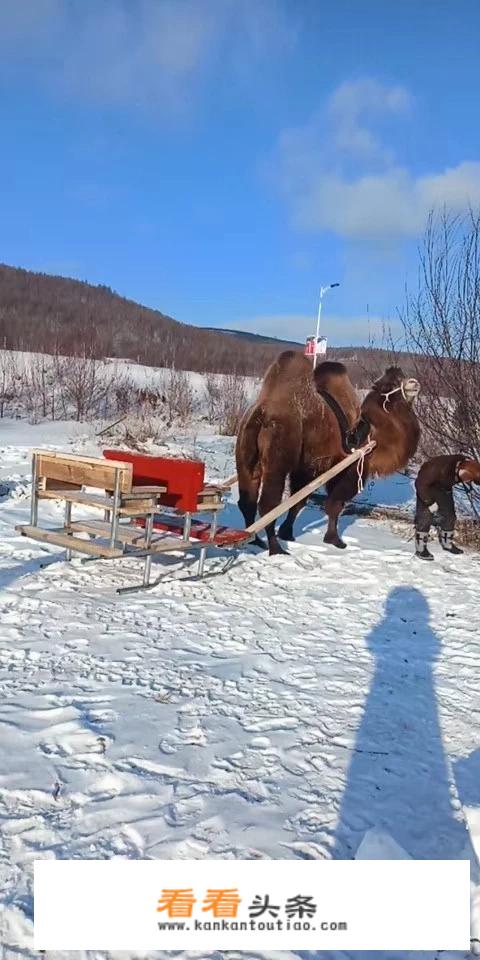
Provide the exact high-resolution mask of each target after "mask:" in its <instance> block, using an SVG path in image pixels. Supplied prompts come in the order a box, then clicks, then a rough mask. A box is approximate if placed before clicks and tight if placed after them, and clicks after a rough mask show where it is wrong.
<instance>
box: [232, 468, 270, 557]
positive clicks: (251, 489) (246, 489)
mask: <svg viewBox="0 0 480 960" xmlns="http://www.w3.org/2000/svg"><path fill="white" fill-rule="evenodd" d="M259 489H260V475H258V476H250V477H248V479H246V478H242V480H241V481H239V497H238V507H239V510H240V512H241V514H242V516H243V519H244V520H245V526H246V527H249V526H250V524H252V523H253V522H254V520H255V517H256V515H257V502H258V491H259ZM252 544H253V546H254V547H261V548H262V550H265V549H266V546H267V545H266V543H265V542H264V541H263V540H261V539H260V537H259V536H258V534H257V536H256V537H255V539H254V540H252Z"/></svg>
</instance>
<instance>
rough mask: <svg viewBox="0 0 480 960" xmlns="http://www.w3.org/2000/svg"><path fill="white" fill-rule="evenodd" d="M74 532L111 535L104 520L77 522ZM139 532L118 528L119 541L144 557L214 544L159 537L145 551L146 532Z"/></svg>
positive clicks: (132, 555) (108, 526)
mask: <svg viewBox="0 0 480 960" xmlns="http://www.w3.org/2000/svg"><path fill="white" fill-rule="evenodd" d="M72 530H82V531H84V532H85V533H91V534H92V535H93V536H97V537H98V536H102V537H103V536H104V537H107V536H109V535H110V525H109V524H108V523H105V522H104V521H102V520H98V521H97V520H90V521H88V520H85V521H83V520H78V521H77V520H75V521H74V522H73V523H72ZM136 530H137V532H135V528H134V527H130V529H129V528H128V527H127V526H122V525H121V524H120V525H119V527H118V540H119V541H120V543H126V544H129V545H130V546H133V547H135V546H137V547H138V548H139V551H140V553H139V554H138V556H142V557H144V556H145V555H146V554H148V553H152V554H155V553H174V552H175V551H176V550H178V551H179V552H180V553H184V552H185V551H186V550H199V549H200V548H201V547H202V546H205V543H206V542H207V543H212V542H213V541H200V540H182V539H181V537H157V538H156V539H153V540H152V543H151V545H150V548H149V549H148V550H146V549H145V543H144V535H145V531H144V530H143V529H142V528H140V527H137V528H136ZM123 556H127V557H128V556H130V557H134V556H136V554H135V553H131V554H128V553H127V554H123Z"/></svg>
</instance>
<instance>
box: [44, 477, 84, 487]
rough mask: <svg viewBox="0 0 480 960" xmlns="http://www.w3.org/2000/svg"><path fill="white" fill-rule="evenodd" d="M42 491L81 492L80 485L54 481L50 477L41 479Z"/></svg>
mask: <svg viewBox="0 0 480 960" xmlns="http://www.w3.org/2000/svg"><path fill="white" fill-rule="evenodd" d="M39 484H41V486H40V490H52V489H53V490H81V489H82V486H81V484H79V483H70V482H69V481H68V480H53V479H51V478H50V477H40V479H39Z"/></svg>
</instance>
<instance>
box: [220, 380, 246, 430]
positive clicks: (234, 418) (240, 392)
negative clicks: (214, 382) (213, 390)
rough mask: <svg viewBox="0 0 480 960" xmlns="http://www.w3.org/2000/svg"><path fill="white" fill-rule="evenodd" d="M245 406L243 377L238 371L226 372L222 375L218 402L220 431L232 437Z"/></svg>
mask: <svg viewBox="0 0 480 960" xmlns="http://www.w3.org/2000/svg"><path fill="white" fill-rule="evenodd" d="M247 407H248V396H247V390H246V386H245V379H244V377H241V376H240V375H239V374H238V373H228V374H226V376H224V377H222V395H221V398H220V404H219V426H220V433H221V434H223V435H224V436H227V437H234V436H235V435H236V433H237V432H238V428H239V426H240V420H241V419H242V417H243V414H244V413H245V410H246V409H247Z"/></svg>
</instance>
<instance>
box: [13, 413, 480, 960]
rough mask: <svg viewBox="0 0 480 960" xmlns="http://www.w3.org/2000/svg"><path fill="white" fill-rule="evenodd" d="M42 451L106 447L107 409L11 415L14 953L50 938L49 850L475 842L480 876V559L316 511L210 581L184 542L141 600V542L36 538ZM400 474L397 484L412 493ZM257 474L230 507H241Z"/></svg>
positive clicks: (235, 519) (275, 853)
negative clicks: (43, 920)
mask: <svg viewBox="0 0 480 960" xmlns="http://www.w3.org/2000/svg"><path fill="white" fill-rule="evenodd" d="M189 442H190V444H192V443H193V442H194V443H195V450H196V455H197V456H201V457H202V458H205V459H206V461H207V464H208V473H209V475H210V476H212V477H214V476H217V477H219V476H226V475H228V474H229V473H232V472H233V469H234V467H233V459H232V446H233V442H232V440H230V439H228V438H224V437H215V436H208V435H204V436H199V437H196V438H195V440H194V441H192V439H191V438H190V440H189V438H188V436H187V435H184V436H182V437H179V438H178V445H179V447H181V448H182V449H186V448H187V447H188V444H189ZM39 446H45V447H54V448H57V449H65V450H67V449H68V450H78V451H79V452H86V451H89V452H95V451H98V449H99V447H98V443H97V441H95V439H94V436H93V429H92V428H88V427H86V426H85V425H84V424H61V423H58V422H57V423H54V424H40V425H38V426H35V427H33V426H28V425H26V424H24V423H23V422H22V421H12V422H8V421H1V422H0V448H1V463H0V468H1V469H0V480H1V481H2V483H5V485H6V490H7V491H8V492H7V495H6V496H5V497H4V498H3V499H2V500H0V615H1V622H2V630H1V634H0V694H1V695H0V744H1V751H2V756H1V763H0V880H1V885H0V889H1V895H0V896H1V898H2V905H3V911H2V913H1V914H0V940H1V943H2V945H3V953H2V958H3V957H5V958H6V960H11V958H17V957H22V958H29V957H34V956H36V954H35V953H34V950H33V945H32V921H33V897H32V889H33V887H32V873H33V861H34V859H36V858H39V857H60V858H76V857H79V858H85V857H87V858H104V857H113V856H117V857H118V856H120V857H133V858H138V857H142V858H156V857H158V858H160V857H163V858H191V857H193V858H200V859H201V858H208V857H210V858H212V857H213V858H274V859H282V858H307V859H310V858H313V859H317V858H329V857H337V858H352V857H359V858H376V857H381V858H389V859H390V858H398V857H402V858H404V857H412V858H431V859H442V858H458V857H464V856H467V857H470V858H471V862H472V866H473V873H472V877H473V880H474V881H475V882H478V864H477V861H476V855H475V851H476V854H477V856H478V854H479V853H480V752H479V750H478V737H479V726H480V709H479V707H478V696H477V686H478V669H479V664H480V646H479V639H478V628H477V625H478V612H477V611H478V600H477V595H478V574H479V564H478V559H477V557H476V556H475V555H474V554H465V555H464V556H461V557H458V558H455V559H453V558H452V559H450V558H446V557H445V555H441V554H440V553H439V549H438V547H435V546H433V550H434V551H435V562H434V563H431V564H423V565H422V564H419V562H418V561H416V560H415V559H414V558H413V556H412V544H411V543H408V542H406V541H402V540H401V539H400V538H399V537H398V536H396V535H394V533H393V532H392V531H391V530H390V529H389V528H388V526H386V525H382V524H380V523H379V522H378V521H377V522H372V521H370V520H367V519H358V518H357V519H356V518H354V517H352V516H349V517H345V518H344V520H343V521H342V523H341V528H342V524H343V530H344V531H345V539H346V541H347V543H348V550H346V551H343V552H340V551H337V550H335V548H332V547H327V546H325V545H324V544H323V543H322V537H323V530H324V516H323V514H322V512H321V511H320V510H319V509H318V508H314V507H312V508H308V509H306V510H305V511H304V513H303V514H302V515H301V517H300V518H299V520H298V521H297V527H298V530H299V531H300V533H299V539H298V542H297V543H296V544H293V545H292V546H291V553H290V556H286V557H273V558H269V557H268V556H266V555H265V554H263V553H261V552H260V553H259V552H258V551H255V549H254V548H248V549H246V550H244V551H243V552H241V553H240V554H239V556H238V558H237V560H236V562H235V563H234V564H233V565H231V564H230V563H229V558H230V556H231V555H230V554H228V553H227V552H226V551H223V552H222V551H218V552H217V553H216V554H215V555H213V556H211V557H210V558H209V559H208V560H207V576H206V577H205V578H204V580H203V581H200V582H198V581H196V580H195V579H194V577H193V574H194V569H195V568H194V566H192V563H194V561H193V558H192V559H190V558H189V560H188V561H187V563H184V564H182V563H181V562H180V560H179V558H178V557H175V556H171V555H170V556H169V557H168V558H167V559H163V560H162V561H158V563H157V562H154V569H155V571H156V572H157V573H158V574H160V572H162V573H164V579H163V580H162V582H161V583H160V584H159V585H158V586H157V587H156V588H155V589H154V590H152V591H150V592H147V593H142V592H140V593H138V594H130V595H128V596H124V597H119V596H118V595H117V594H116V592H115V590H116V587H117V586H120V585H128V584H129V583H134V582H138V579H139V576H140V571H139V569H138V566H137V564H138V561H134V560H121V561H115V562H114V563H112V562H108V561H106V562H102V561H98V562H95V563H82V562H81V561H80V560H78V559H76V560H74V561H73V562H72V563H70V564H66V563H65V562H64V561H63V556H62V554H61V553H60V552H58V551H57V550H56V549H55V548H51V547H47V546H44V545H40V544H38V543H33V542H30V541H28V540H25V539H23V538H21V537H20V536H19V535H18V534H16V533H15V530H14V527H15V524H17V523H21V522H28V507H29V499H28V495H29V449H30V448H31V447H39ZM392 484H393V481H392ZM392 484H391V486H390V488H388V484H387V485H386V486H385V494H384V495H385V496H386V497H390V498H391V500H390V501H385V502H396V503H401V502H402V500H401V499H400V498H401V497H403V496H405V498H406V499H405V500H404V501H403V502H404V503H409V502H410V500H409V499H408V497H407V495H406V491H403V493H402V492H401V491H400V495H399V496H398V494H399V491H398V490H396V493H393V492H392ZM402 484H403V481H402ZM394 489H395V487H394ZM402 489H403V487H402ZM235 493H236V491H233V494H232V499H231V501H230V502H229V503H228V505H227V508H226V511H225V516H224V519H225V522H227V523H229V524H232V525H237V526H238V525H240V523H241V521H240V517H239V514H238V511H237V508H236V503H235V499H236V497H235ZM377 502H378V501H377ZM41 510H42V516H43V517H44V518H48V519H51V520H52V521H54V520H56V519H58V518H59V516H60V514H59V511H58V508H57V507H56V505H55V504H53V503H49V504H48V505H46V506H43V505H42V507H41ZM42 564H46V565H45V566H42ZM467 826H468V829H467ZM472 895H473V902H474V904H475V905H476V921H477V927H476V928H475V931H474V932H475V936H477V937H480V923H479V920H480V895H479V893H478V889H474V890H473V894H472ZM441 946H442V945H441V944H439V950H440V949H441ZM50 956H51V957H54V956H55V955H54V954H49V957H50ZM58 956H59V955H58ZM70 956H72V958H73V957H77V958H79V960H84V958H86V956H87V955H86V954H82V953H77V954H71V955H70ZM107 956H108V957H109V960H113V958H114V957H115V954H113V953H111V954H109V955H106V954H104V953H99V952H96V953H95V954H90V957H91V958H93V957H94V958H95V960H100V958H105V957H107ZM116 956H118V957H119V956H120V954H117V955H116ZM121 956H122V957H124V958H125V957H127V956H129V957H132V958H133V956H138V957H140V956H141V954H136V955H134V954H128V955H127V954H126V953H123V954H121ZM150 956H152V955H150ZM155 956H156V957H163V956H167V955H166V954H162V953H161V952H160V951H159V952H157V953H156V954H155ZM182 956H184V957H187V956H190V957H193V956H196V955H194V954H186V953H185V954H182ZM215 956H216V957H219V956H221V954H218V953H217V954H216V955H215ZM229 956H230V957H232V958H233V957H240V956H241V955H240V954H230V955H229ZM248 956H249V957H250V956H251V955H250V954H249V955H248ZM252 956H253V955H252ZM255 956H258V957H268V960H276V958H279V957H280V954H274V953H271V954H261V953H257V954H255ZM281 956H282V957H283V958H285V960H289V958H290V960H293V958H294V957H300V954H295V953H290V954H286V953H283V954H282V955H281ZM302 956H303V957H305V956H306V955H305V954H302ZM309 956H311V957H313V956H315V958H316V960H326V958H327V956H328V957H330V958H333V960H346V957H347V955H346V954H340V953H329V954H324V953H323V954H322V953H317V954H315V955H312V954H310V955H309ZM351 956H358V957H365V958H366V955H365V954H359V953H357V954H352V955H351ZM387 956H388V957H390V958H391V960H393V958H395V957H397V956H398V955H397V954H395V953H390V954H379V958H381V957H387ZM409 956H410V957H411V958H414V957H415V958H417V957H420V958H423V960H435V957H436V954H433V953H429V954H425V953H423V954H419V953H415V954H410V955H409ZM441 956H442V958H443V960H460V957H462V956H464V955H463V954H448V955H447V954H445V953H442V954H441ZM68 957H69V954H67V953H64V954H62V958H65V960H68ZM398 960H399V958H398ZM402 960H409V957H408V956H407V955H406V954H402Z"/></svg>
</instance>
